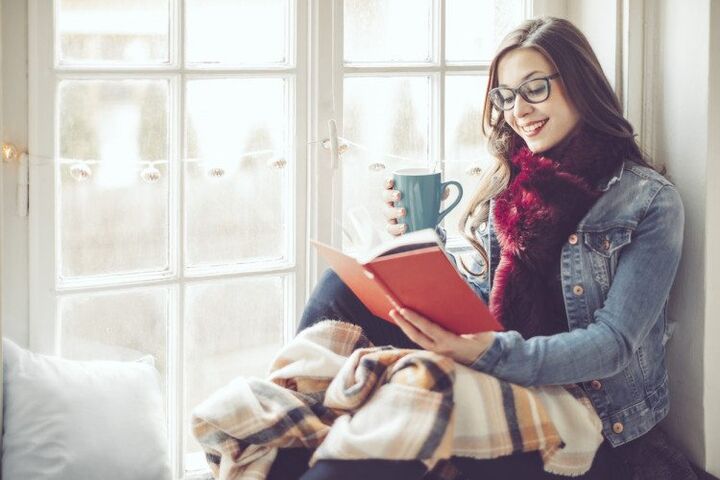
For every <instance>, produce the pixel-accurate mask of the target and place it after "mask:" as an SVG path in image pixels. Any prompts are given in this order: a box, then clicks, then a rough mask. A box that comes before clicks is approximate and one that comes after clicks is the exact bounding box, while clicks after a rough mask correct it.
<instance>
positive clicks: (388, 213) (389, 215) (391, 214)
mask: <svg viewBox="0 0 720 480" xmlns="http://www.w3.org/2000/svg"><path fill="white" fill-rule="evenodd" d="M405 213H406V212H405V209H404V208H395V207H388V206H386V207H385V208H384V209H383V215H385V219H386V220H388V221H390V220H395V221H397V219H398V218H400V217H404V216H405Z"/></svg>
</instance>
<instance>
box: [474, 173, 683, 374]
mask: <svg viewBox="0 0 720 480" xmlns="http://www.w3.org/2000/svg"><path fill="white" fill-rule="evenodd" d="M683 224H684V212H683V206H682V201H681V200H680V196H679V194H678V192H677V190H676V189H675V188H674V187H673V186H670V185H665V186H663V187H662V188H660V189H659V190H658V192H657V194H656V195H655V197H654V198H653V200H652V202H651V203H650V205H649V207H648V209H647V211H646V214H645V215H644V217H643V218H642V219H641V220H640V221H639V223H638V224H637V227H636V229H635V232H634V235H633V241H631V242H630V244H629V245H628V246H627V247H626V248H625V249H624V250H623V252H622V254H621V255H620V258H619V261H618V266H617V270H616V273H615V277H614V278H613V281H612V284H611V286H610V289H609V291H608V293H607V298H606V299H605V303H604V304H603V306H602V307H601V308H599V309H597V310H595V311H594V312H593V313H592V321H591V323H590V325H589V326H588V327H587V328H578V329H574V330H572V331H570V332H564V333H559V334H555V335H551V336H544V337H533V338H530V339H527V340H525V339H523V338H522V336H521V335H520V334H519V333H517V332H514V331H507V332H498V333H496V337H495V340H494V342H493V343H492V345H491V346H490V348H489V349H488V350H487V351H486V352H485V353H484V354H483V355H481V356H480V357H478V359H477V360H475V362H474V363H473V364H472V365H471V366H472V367H473V368H475V369H477V370H480V371H483V372H487V373H490V374H492V375H494V376H496V377H498V378H501V379H503V380H507V381H510V382H513V383H516V384H520V385H556V384H568V383H577V382H583V381H588V380H592V379H596V378H606V377H610V376H612V375H614V374H616V373H619V372H620V371H622V370H623V369H624V368H625V367H626V366H627V365H628V364H629V363H630V361H631V359H632V356H633V354H634V353H635V352H636V350H637V349H638V346H639V345H640V343H641V342H642V340H643V339H644V338H645V337H646V336H647V335H648V333H649V332H650V330H651V328H652V327H653V324H654V323H655V321H656V319H657V318H658V317H659V315H660V314H661V312H662V309H663V307H664V305H665V302H666V299H667V297H668V295H669V292H670V288H671V286H672V284H673V281H674V278H675V273H676V271H677V267H678V263H679V261H680V254H681V250H682V238H683Z"/></svg>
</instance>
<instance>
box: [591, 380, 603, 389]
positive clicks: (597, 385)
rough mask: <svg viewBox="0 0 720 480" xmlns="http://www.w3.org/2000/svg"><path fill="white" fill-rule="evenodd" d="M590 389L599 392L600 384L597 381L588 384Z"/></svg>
mask: <svg viewBox="0 0 720 480" xmlns="http://www.w3.org/2000/svg"><path fill="white" fill-rule="evenodd" d="M590 388H592V389H593V390H600V389H601V388H602V383H600V382H599V381H598V380H593V381H592V382H590Z"/></svg>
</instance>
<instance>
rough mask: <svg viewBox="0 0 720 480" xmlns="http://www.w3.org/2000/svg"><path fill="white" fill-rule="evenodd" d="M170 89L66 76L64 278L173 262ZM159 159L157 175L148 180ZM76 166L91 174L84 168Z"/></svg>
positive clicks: (62, 102) (62, 108)
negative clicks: (151, 166)
mask: <svg viewBox="0 0 720 480" xmlns="http://www.w3.org/2000/svg"><path fill="white" fill-rule="evenodd" d="M168 91H169V89H168V82H166V81H163V80H117V81H116V80H102V81H100V80H98V81H95V80H93V81H89V80H88V81H85V80H67V81H63V82H61V83H60V85H59V87H58V99H59V116H58V122H59V124H58V139H59V149H60V151H59V155H58V156H59V157H60V162H61V163H60V165H59V187H60V188H59V199H58V201H59V206H60V208H59V210H58V212H59V218H58V227H59V238H60V242H61V247H60V258H59V262H60V269H59V271H60V272H61V275H62V277H63V278H64V279H70V278H74V277H83V276H88V275H110V274H120V273H137V272H149V271H154V272H160V271H166V270H167V269H168V268H169V263H168V258H169V235H168V229H169V226H168V222H169V220H168V219H169V216H168V171H167V163H166V162H167V152H168V134H167V132H168V127H167V123H168V112H167V110H168ZM155 161H157V162H158V163H157V164H156V167H155V168H157V169H158V170H159V178H157V181H156V182H155V183H152V182H148V181H145V180H143V179H142V178H141V175H142V174H143V171H145V170H146V168H147V167H148V162H155ZM78 168H82V169H85V170H84V171H85V172H88V174H90V176H89V177H83V176H82V175H78V171H79V170H78ZM83 178H84V179H83Z"/></svg>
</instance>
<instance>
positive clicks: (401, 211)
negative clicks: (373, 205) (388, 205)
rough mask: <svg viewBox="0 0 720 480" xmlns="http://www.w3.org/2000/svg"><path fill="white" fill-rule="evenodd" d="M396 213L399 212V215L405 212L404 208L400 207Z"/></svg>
mask: <svg viewBox="0 0 720 480" xmlns="http://www.w3.org/2000/svg"><path fill="white" fill-rule="evenodd" d="M398 213H399V214H400V215H405V213H406V212H405V209H404V208H401V209H400V211H399V212H398Z"/></svg>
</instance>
